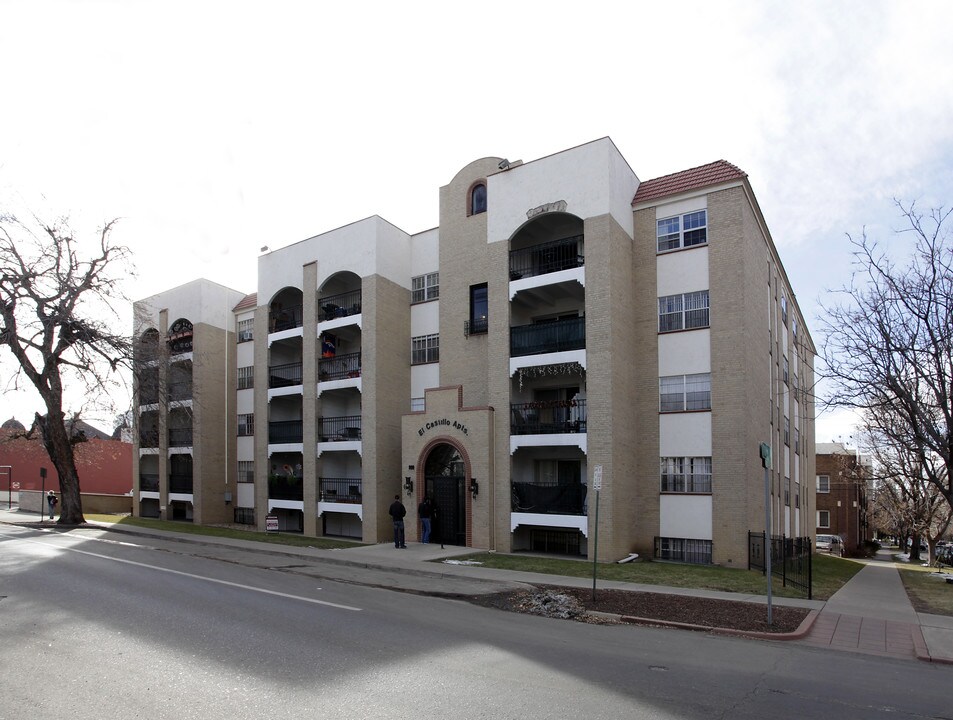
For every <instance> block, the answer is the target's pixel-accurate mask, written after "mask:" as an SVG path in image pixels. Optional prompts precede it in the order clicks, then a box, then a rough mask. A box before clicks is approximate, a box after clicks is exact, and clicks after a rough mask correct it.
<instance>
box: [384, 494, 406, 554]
mask: <svg viewBox="0 0 953 720" xmlns="http://www.w3.org/2000/svg"><path fill="white" fill-rule="evenodd" d="M388 512H389V513H390V516H391V517H392V518H393V519H394V547H395V548H406V547H407V545H406V543H405V542H404V516H405V515H406V514H407V508H405V507H404V503H402V502H401V501H400V495H394V502H392V503H391V504H390V510H389V511H388Z"/></svg>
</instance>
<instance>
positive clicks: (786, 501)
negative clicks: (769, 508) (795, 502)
mask: <svg viewBox="0 0 953 720" xmlns="http://www.w3.org/2000/svg"><path fill="white" fill-rule="evenodd" d="M784 507H791V488H790V487H789V486H788V485H785V486H784Z"/></svg>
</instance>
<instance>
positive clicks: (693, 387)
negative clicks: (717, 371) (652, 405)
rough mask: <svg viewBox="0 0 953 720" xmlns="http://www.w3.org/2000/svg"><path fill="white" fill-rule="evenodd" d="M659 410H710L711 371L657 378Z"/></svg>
mask: <svg viewBox="0 0 953 720" xmlns="http://www.w3.org/2000/svg"><path fill="white" fill-rule="evenodd" d="M659 410H660V411H661V412H684V411H686V410H711V373H700V374H698V375H672V376H670V377H663V378H659Z"/></svg>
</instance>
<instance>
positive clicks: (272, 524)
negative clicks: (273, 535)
mask: <svg viewBox="0 0 953 720" xmlns="http://www.w3.org/2000/svg"><path fill="white" fill-rule="evenodd" d="M265 531H266V532H278V516H277V515H265Z"/></svg>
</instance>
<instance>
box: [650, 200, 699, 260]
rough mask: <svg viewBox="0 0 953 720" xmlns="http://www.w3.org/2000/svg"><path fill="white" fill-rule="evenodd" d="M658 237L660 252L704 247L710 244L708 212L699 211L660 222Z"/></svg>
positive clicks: (657, 230)
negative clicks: (695, 246) (697, 246)
mask: <svg viewBox="0 0 953 720" xmlns="http://www.w3.org/2000/svg"><path fill="white" fill-rule="evenodd" d="M656 235H657V238H658V251H659V252H665V251H667V250H679V249H681V248H687V247H692V246H694V245H704V244H705V243H707V242H708V211H707V210H697V211H695V212H690V213H687V214H686V215H676V216H675V217H670V218H664V219H663V220H659V221H658V223H657V228H656Z"/></svg>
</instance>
